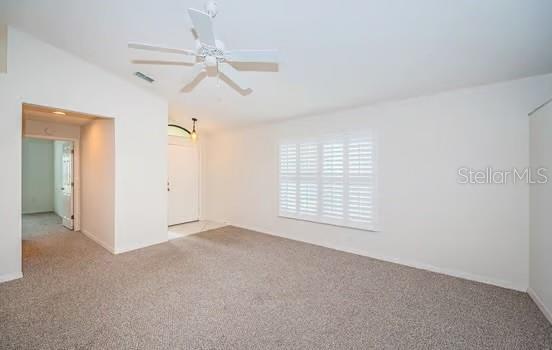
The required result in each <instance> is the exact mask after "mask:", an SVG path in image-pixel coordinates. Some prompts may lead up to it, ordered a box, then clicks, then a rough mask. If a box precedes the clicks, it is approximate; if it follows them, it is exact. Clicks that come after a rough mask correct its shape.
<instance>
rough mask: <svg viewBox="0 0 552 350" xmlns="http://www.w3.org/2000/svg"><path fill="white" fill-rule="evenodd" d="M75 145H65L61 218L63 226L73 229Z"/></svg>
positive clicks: (62, 158) (62, 167) (62, 166)
mask: <svg viewBox="0 0 552 350" xmlns="http://www.w3.org/2000/svg"><path fill="white" fill-rule="evenodd" d="M73 186H74V182H73V143H72V142H67V143H65V144H64V145H63V152H62V156H61V193H62V205H61V213H60V214H61V218H62V220H63V226H65V227H67V228H68V229H70V230H72V229H73V218H74V216H73V214H74V212H73V209H74V208H73Z"/></svg>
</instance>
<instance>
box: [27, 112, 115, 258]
mask: <svg viewBox="0 0 552 350" xmlns="http://www.w3.org/2000/svg"><path fill="white" fill-rule="evenodd" d="M22 112H23V116H22V123H23V125H22V131H23V133H22V210H21V213H22V216H23V217H22V238H23V240H24V241H25V240H29V239H31V240H39V239H40V240H42V238H44V240H48V239H50V237H46V236H45V235H47V234H54V233H65V234H70V233H71V232H73V231H78V232H80V233H82V234H84V235H85V236H87V237H89V238H90V239H92V240H94V241H95V242H96V243H98V244H100V245H101V246H103V247H104V248H106V249H107V250H109V251H110V252H114V251H115V245H114V242H115V238H114V235H115V234H114V228H115V132H114V130H115V125H114V120H113V118H105V117H100V116H95V115H90V114H84V113H80V112H73V111H67V110H62V109H57V108H52V107H44V106H38V105H31V104H23V108H22ZM28 153H30V155H29V154H28ZM29 203H30V204H32V205H28V204H29ZM37 204H41V205H40V206H37ZM33 205H34V206H33ZM29 208H30V209H29ZM26 246H32V244H31V242H27V243H25V242H24V243H23V248H25V247H26ZM24 257H25V255H24Z"/></svg>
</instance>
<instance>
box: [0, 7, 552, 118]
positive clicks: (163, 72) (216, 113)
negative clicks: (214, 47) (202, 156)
mask: <svg viewBox="0 0 552 350" xmlns="http://www.w3.org/2000/svg"><path fill="white" fill-rule="evenodd" d="M203 3H204V1H203V0H189V1H188V0H157V1H153V0H94V1H90V0H38V1H37V0H1V1H0V22H7V23H9V24H11V25H14V26H15V27H18V28H20V29H21V30H23V31H26V32H28V33H30V34H33V35H35V36H36V37H38V38H40V39H42V40H44V41H46V42H48V43H51V44H53V45H55V46H57V47H59V48H62V49H64V50H67V51H69V52H72V53H74V54H76V55H77V56H80V57H82V58H84V59H86V60H88V61H90V62H92V63H95V64H97V65H99V66H102V67H104V68H105V69H107V70H110V71H112V72H114V73H116V74H118V75H120V76H122V77H125V78H126V79H128V80H130V81H133V82H135V83H136V84H139V85H142V86H145V87H146V88H147V89H151V90H154V91H155V92H156V93H157V94H160V95H162V96H164V97H166V98H167V99H168V100H169V102H170V113H171V118H173V119H177V120H182V121H185V122H186V123H187V121H188V120H189V119H188V118H191V117H192V116H196V117H198V118H199V119H200V125H201V126H202V127H206V126H208V127H217V126H234V125H241V124H245V123H251V122H259V121H267V120H273V119H277V118H291V117H295V116H301V115H306V114H310V113H314V112H321V111H324V110H328V109H337V108H342V107H346V106H351V105H361V104H368V103H373V102H376V101H381V100H387V99H397V98H404V97H411V96H419V95H425V94H429V93H433V92H438V91H442V90H449V89H454V88H458V87H466V86H473V85H480V84H487V83H492V82H497V81H503V80H510V79H515V78H520V77H525V76H531V75H537V74H544V73H551V72H552V45H551V43H552V20H551V19H550V18H551V16H552V1H549V0H486V1H481V0H419V1H410V0H402V1H399V0H379V1H376V0H340V1H324V0H318V1H314V0H301V1H297V0H273V1H267V0H265V1H260V0H249V1H248V0H232V1H231V0H219V1H218V3H219V15H218V16H217V17H216V19H215V25H216V30H217V33H218V36H219V38H220V39H221V40H223V41H224V42H225V44H226V46H227V48H238V49H247V48H249V49H257V48H258V49H261V48H277V49H279V50H280V57H281V64H280V66H279V71H278V72H262V73H257V72H242V74H243V76H244V77H246V78H247V79H248V80H249V81H250V85H251V87H252V88H253V89H254V92H253V93H252V94H251V95H249V96H241V95H239V94H238V93H236V91H234V90H233V89H231V88H230V87H228V86H227V85H226V84H225V83H224V82H221V84H220V87H217V81H216V79H214V78H211V79H206V80H204V81H203V82H201V83H200V84H199V85H198V86H197V88H196V89H195V90H194V91H193V92H192V93H189V94H183V93H180V92H179V90H180V88H181V87H182V86H183V85H184V84H185V83H187V82H188V81H190V80H191V79H192V78H193V76H192V72H191V69H190V67H186V66H159V67H157V66H146V65H139V66H138V65H133V64H131V63H130V59H132V58H135V59H136V58H152V57H151V56H150V55H148V56H146V55H136V54H135V53H133V54H132V55H131V54H130V52H129V50H127V48H126V43H127V42H128V41H138V42H148V43H154V44H164V45H170V46H176V47H182V48H193V47H194V39H193V36H192V34H191V32H190V20H189V18H188V16H187V13H186V9H187V8H188V7H194V8H199V9H202V8H203ZM163 58H165V57H163ZM137 70H140V71H142V72H144V73H146V74H148V75H151V76H152V77H154V78H155V79H156V82H155V83H154V84H152V85H147V83H144V82H142V81H140V80H138V79H137V78H135V77H134V76H132V73H133V72H135V71H137Z"/></svg>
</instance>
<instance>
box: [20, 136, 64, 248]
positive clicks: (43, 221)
mask: <svg viewBox="0 0 552 350" xmlns="http://www.w3.org/2000/svg"><path fill="white" fill-rule="evenodd" d="M74 151H75V147H74V141H72V140H56V139H53V138H45V137H38V136H34V137H23V142H22V185H23V186H22V237H23V239H29V238H33V237H37V236H42V235H45V234H50V233H56V232H66V231H68V230H69V231H73V230H74V229H75V225H74V224H75V216H74V214H75V212H74V197H75V196H74V185H75V179H74V157H75V153H74Z"/></svg>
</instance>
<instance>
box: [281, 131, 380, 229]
mask: <svg viewBox="0 0 552 350" xmlns="http://www.w3.org/2000/svg"><path fill="white" fill-rule="evenodd" d="M375 151H376V150H375V142H374V138H373V136H372V135H371V133H363V134H344V135H338V136H329V137H322V138H319V139H315V140H305V141H300V142H284V143H281V144H280V149H279V152H280V167H279V169H280V174H279V175H280V185H279V186H280V188H279V215H280V216H282V217H287V218H294V219H301V220H308V221H314V222H321V223H326V224H332V225H339V226H346V227H353V228H359V229H365V230H376V224H377V222H376V219H377V215H376V214H377V210H376V209H377V207H376V204H377V203H376V195H375V193H376V166H375V165H376V152H375Z"/></svg>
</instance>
